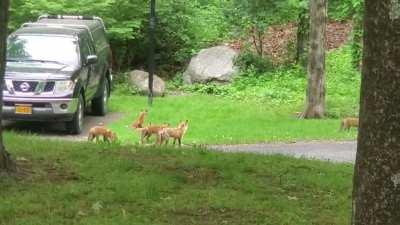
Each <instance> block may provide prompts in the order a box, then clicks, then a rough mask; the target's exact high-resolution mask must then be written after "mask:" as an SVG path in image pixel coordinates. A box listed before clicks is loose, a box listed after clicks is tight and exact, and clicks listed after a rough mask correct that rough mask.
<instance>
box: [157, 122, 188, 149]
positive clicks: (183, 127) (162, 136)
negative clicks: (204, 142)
mask: <svg viewBox="0 0 400 225" xmlns="http://www.w3.org/2000/svg"><path fill="white" fill-rule="evenodd" d="M188 128H189V121H188V120H185V121H183V122H181V123H180V124H179V125H178V127H175V128H164V129H162V130H160V131H159V132H158V137H157V143H158V144H159V145H162V144H163V143H164V142H165V144H168V140H169V139H170V138H173V139H174V142H173V144H174V145H175V142H176V141H177V140H178V144H179V146H181V144H182V143H181V142H182V138H183V136H184V135H185V133H186V131H187V129H188Z"/></svg>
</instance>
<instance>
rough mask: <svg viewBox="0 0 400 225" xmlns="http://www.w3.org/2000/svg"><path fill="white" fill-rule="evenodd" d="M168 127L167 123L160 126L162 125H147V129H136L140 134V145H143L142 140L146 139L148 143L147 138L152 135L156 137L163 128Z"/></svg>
mask: <svg viewBox="0 0 400 225" xmlns="http://www.w3.org/2000/svg"><path fill="white" fill-rule="evenodd" d="M167 127H169V124H168V123H165V124H162V125H151V124H150V125H149V126H147V127H143V128H137V130H138V131H139V132H140V143H141V144H143V143H144V139H145V138H146V140H147V141H149V138H150V137H151V136H152V135H158V133H159V132H160V131H161V130H163V129H164V128H167Z"/></svg>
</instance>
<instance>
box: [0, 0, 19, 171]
mask: <svg viewBox="0 0 400 225" xmlns="http://www.w3.org/2000/svg"><path fill="white" fill-rule="evenodd" d="M9 5H10V2H9V0H0V81H1V82H0V172H11V171H14V170H15V164H14V162H13V161H12V160H11V157H10V154H9V153H8V152H7V151H6V149H5V147H4V144H3V127H2V126H1V119H2V117H1V113H2V111H3V91H2V90H3V86H2V85H4V84H3V80H4V73H5V66H6V49H7V48H6V44H7V42H6V41H7V24H8V10H9Z"/></svg>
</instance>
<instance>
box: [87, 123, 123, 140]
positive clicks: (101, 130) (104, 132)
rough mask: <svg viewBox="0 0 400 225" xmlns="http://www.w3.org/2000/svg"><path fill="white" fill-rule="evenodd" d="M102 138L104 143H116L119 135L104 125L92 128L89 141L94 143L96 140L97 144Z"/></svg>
mask: <svg viewBox="0 0 400 225" xmlns="http://www.w3.org/2000/svg"><path fill="white" fill-rule="evenodd" d="M100 136H103V141H104V142H115V141H117V139H118V138H117V134H116V133H114V132H112V131H111V130H110V129H108V128H106V127H105V126H104V125H103V124H102V123H100V124H99V125H98V126H95V127H92V128H90V130H89V136H88V141H93V139H95V138H96V142H98V141H99V137H100Z"/></svg>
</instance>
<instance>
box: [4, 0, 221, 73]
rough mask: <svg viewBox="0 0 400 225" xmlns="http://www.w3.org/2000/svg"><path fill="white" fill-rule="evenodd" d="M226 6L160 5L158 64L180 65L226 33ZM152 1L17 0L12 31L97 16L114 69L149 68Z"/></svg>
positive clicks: (188, 0)
mask: <svg viewBox="0 0 400 225" xmlns="http://www.w3.org/2000/svg"><path fill="white" fill-rule="evenodd" d="M224 2H225V1H223V0H221V1H219V0H218V1H217V0H214V1H208V2H204V1H197V0H194V1H193V0H178V1H177V0H159V1H157V12H158V17H157V19H158V20H157V22H158V26H157V47H156V51H157V63H158V64H159V65H160V64H161V66H160V68H163V67H164V65H168V66H169V70H171V68H172V70H173V69H174V67H173V66H174V65H178V66H179V65H182V63H184V62H185V61H186V60H187V59H188V58H189V56H190V55H192V54H193V53H194V52H197V51H198V50H199V49H200V48H203V47H206V46H208V45H210V44H212V43H215V42H217V41H219V40H221V39H223V38H224V37H225V36H226V34H227V32H226V29H227V28H226V27H227V22H226V21H225V19H224V14H223V8H224V7H223V4H225V3H224ZM148 5H149V4H148V1H142V0H81V1H75V0H52V1H50V0H23V1H22V0H13V1H12V9H11V10H12V13H11V15H12V17H11V23H10V29H11V30H15V29H17V28H18V27H19V26H20V25H21V24H22V23H24V22H27V21H34V20H36V18H37V17H38V16H39V15H42V14H80V15H96V16H100V17H102V18H103V19H104V21H105V23H106V26H107V28H108V30H107V34H108V37H109V39H110V42H111V44H112V50H113V53H114V56H115V58H114V67H115V68H114V69H116V70H120V69H127V68H130V67H132V66H136V65H145V64H146V56H147V46H148V44H149V43H148V40H147V35H148V17H149V15H148V11H149V9H148V7H149V6H148Z"/></svg>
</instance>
